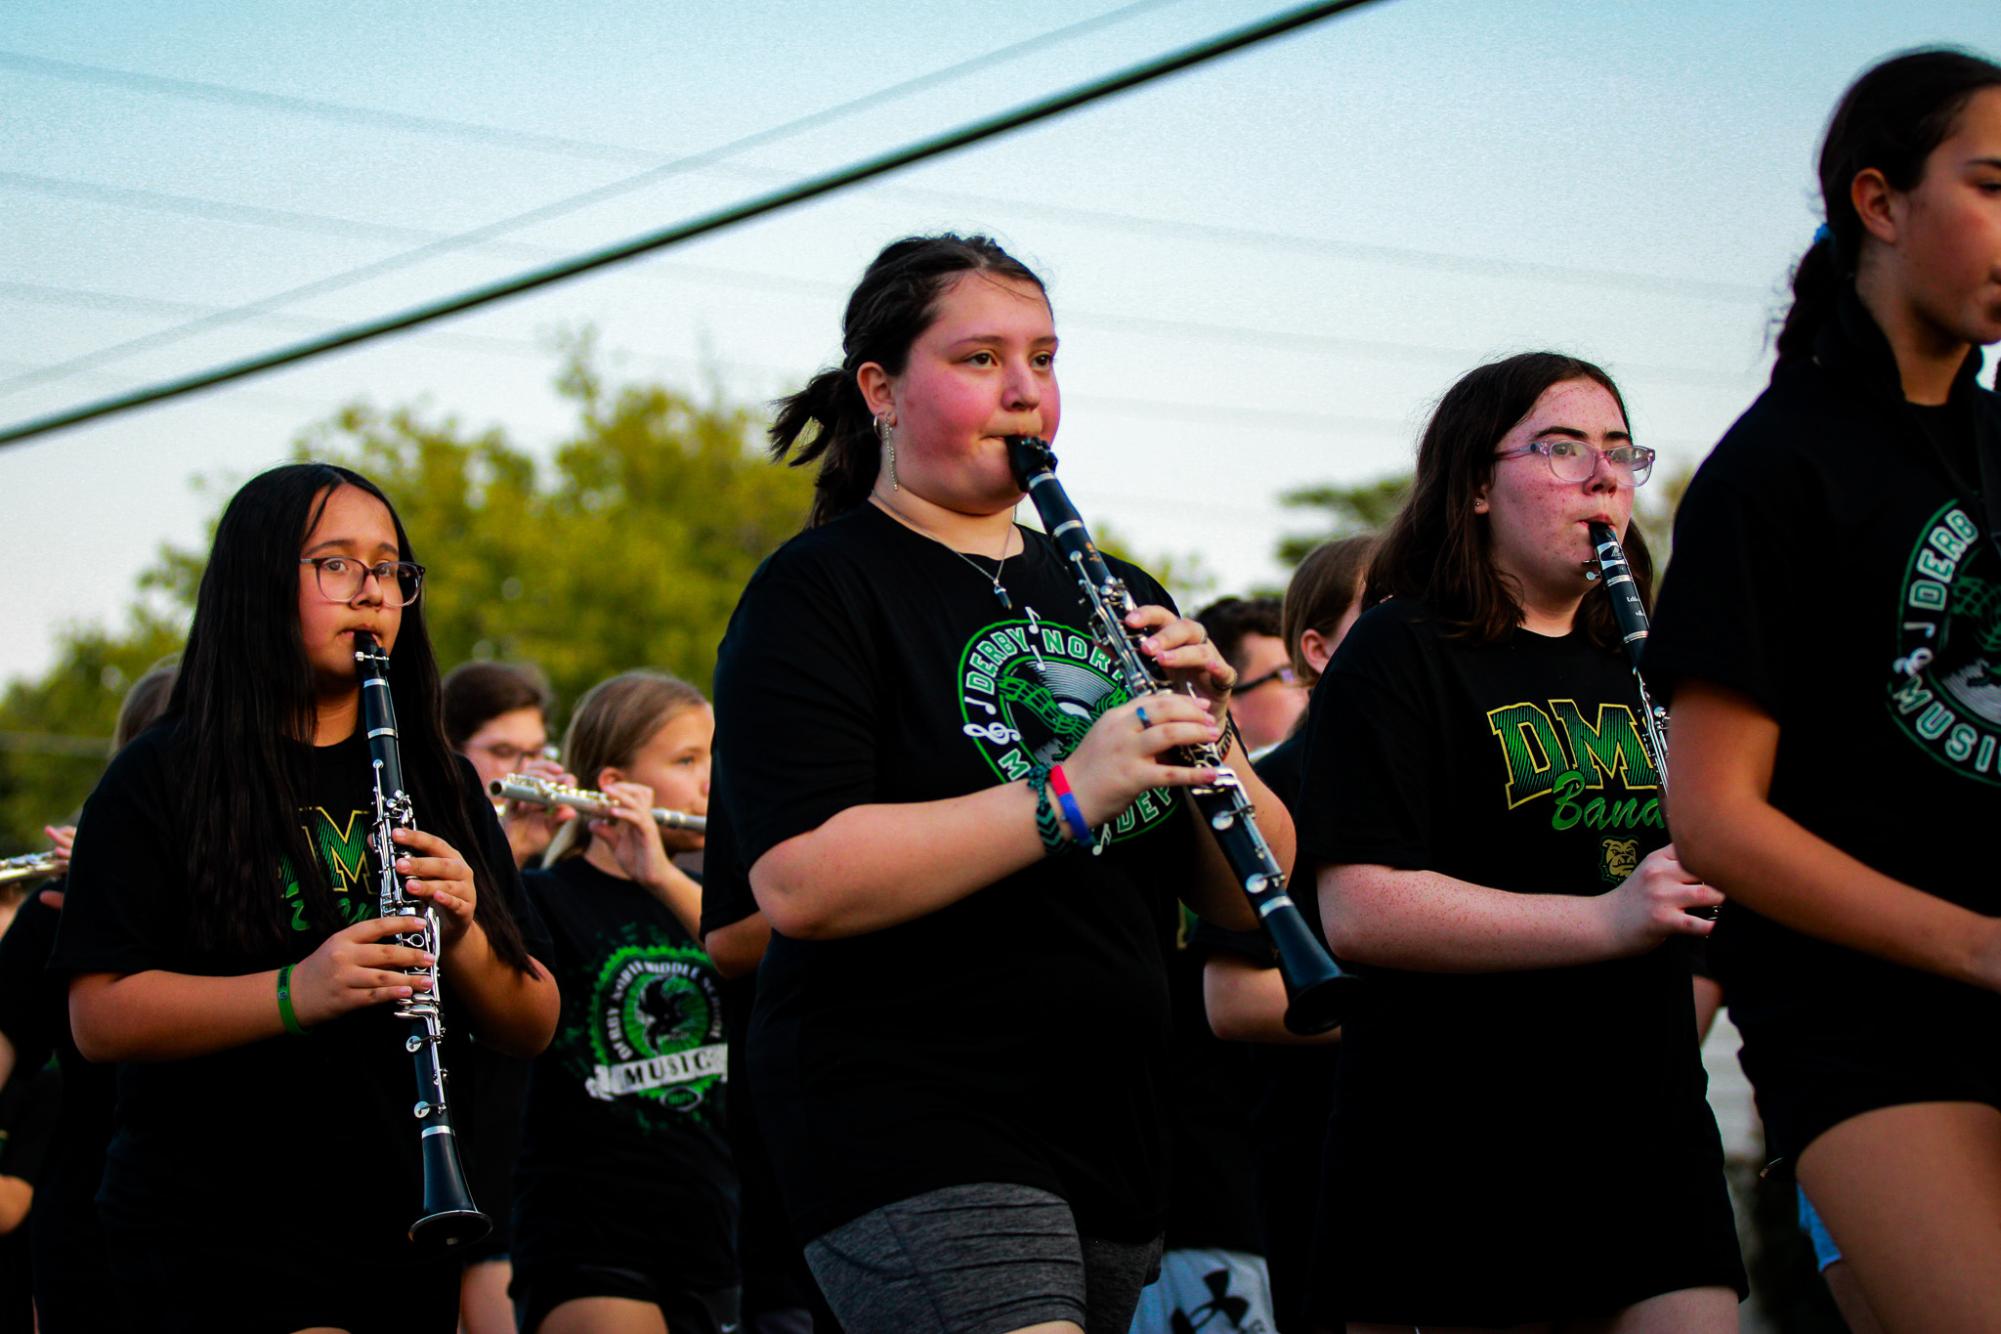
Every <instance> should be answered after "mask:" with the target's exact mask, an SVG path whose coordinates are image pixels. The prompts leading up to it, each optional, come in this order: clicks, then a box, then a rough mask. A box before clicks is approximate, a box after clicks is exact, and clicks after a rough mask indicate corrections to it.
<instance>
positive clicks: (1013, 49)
mask: <svg viewBox="0 0 2001 1334" xmlns="http://www.w3.org/2000/svg"><path fill="white" fill-rule="evenodd" d="M1178 2H1179V0H1134V2H1133V3H1131V4H1127V5H1123V6H1121V7H1120V8H1118V9H1114V10H1111V11H1109V12H1108V13H1105V14H1099V15H1096V16H1094V17H1092V18H1089V19H1084V20H1082V21H1080V22H1078V23H1073V24H1070V25H1068V26H1067V27H1062V28H1057V29H1054V30H1052V31H1050V32H1047V33H1042V34H1040V35H1038V36H1035V37H1029V38H1024V39H1023V40H1021V41H1018V42H1013V43H1010V44H1009V45H1007V46H1003V47H1000V48H998V49H996V50H993V51H989V52H986V53H985V54H983V55H979V56H975V57H973V58H972V59H970V60H962V61H959V62H957V63H956V64H952V65H947V66H945V67H944V68H942V69H937V70H932V71H930V72H929V73H926V74H920V75H918V76H917V77H915V78H912V79H906V80H904V81H903V82H901V83H896V84H892V85H890V86H889V87H887V88H881V89H878V90H876V91H874V92H871V93H864V94H863V95H862V96H860V97H855V98H850V99H849V100H847V101H845V102H841V103H838V104H836V105H835V106H832V107H828V108H825V109H824V110H821V111H816V112H813V113H811V114H809V115H805V116H801V117H798V118H796V119H794V120H790V121H787V122H785V123H784V124H782V125H778V126H774V127H772V128H770V129H766V130H759V131H757V132H756V133H754V134H748V135H744V136H742V137H741V138H738V139H733V140H731V141H730V142H729V143H726V144H723V145H721V146H720V147H716V148H710V149H704V150H703V151H702V152H699V153H694V154H691V155H689V156H686V157H682V158H677V159H675V160H674V161H671V162H666V163H661V162H658V161H655V163H654V165H652V166H650V167H648V168H647V169H646V170H645V171H642V172H639V173H637V174H636V175H632V176H626V177H623V178H621V179H619V180H616V181H611V182H608V183H606V184H604V185H600V186H595V187H593V188H592V189H589V190H585V191H583V192H582V193H580V194H574V195H570V196H567V197H566V198H563V199H558V200H554V201H552V202H550V203H547V204H541V205H538V206H537V207H535V208H531V209H528V210H527V211H525V212H522V213H516V214H513V215H511V216H509V217H505V218H501V219H499V220H497V221H495V222H490V223H486V224H484V225H483V226H480V227H475V228H473V229H472V230H471V231H467V232H461V233H458V234H457V235H453V236H446V237H441V238H439V239H436V240H432V241H428V242H426V243H424V244H422V245H420V246H417V247H416V248H415V249H413V250H406V251H403V252H401V253H398V254H394V255H388V256H385V257H383V258H382V259H378V260H372V261H370V262H369V263H367V264H363V265H360V266H358V267H356V268H352V269H346V270H343V271H342V272H340V273H335V274H330V275H328V276H326V277H323V278H317V279H315V280H313V281H312V282H308V283H304V284H301V285H300V286H297V287H292V288H287V289H286V290H284V291H282V292H275V293H273V294H271V295H270V296H267V297H262V298H260V299H258V300H256V301H252V302H249V303H247V304H245V305H243V306H240V307H238V308H237V310H238V311H241V312H254V311H261V310H271V309H275V308H276V307H279V306H283V305H288V304H290V303H292V302H294V301H298V300H301V299H303V298H305V297H309V296H322V295H325V294H326V293H328V292H334V291H340V290H342V289H344V288H348V287H352V286H354V285H355V284H356V283H359V282H363V281H365V280H367V279H370V278H377V277H380V276H382V275H383V274H386V273H393V272H396V271H398V270H400V269H405V268H408V267H410V266H411V265H413V264H416V263H419V262H421V261H423V260H427V259H432V258H435V257H437V256H439V255H445V254H451V253H453V252H455V251H459V250H463V249H467V248H468V247H470V246H472V245H474V244H477V243H479V242H483V241H486V240H488V239H489V238H492V237H496V236H499V235H502V234H504V233H506V232H510V231H515V230H518V229H519V228H522V227H526V226H528V225H530V224H532V223H540V222H547V221H550V220H551V219H554V218H559V217H564V216H566V215H568V214H571V213H575V212H577V211H578V210H580V209H583V208H588V207H590V206H592V205H594V204H600V203H603V202H605V201H606V200H609V199H615V198H617V197H619V196H621V195H625V194H630V193H631V192H632V191H634V190H638V189H641V188H643V187H645V186H649V185H653V184H655V183H657V182H659V181H661V180H664V179H666V178H668V177H670V176H675V175H679V174H682V173H684V172H686V171H689V170H691V169H693V168H696V167H700V166H706V165H713V164H715V163H719V162H721V161H722V160H724V159H725V158H728V157H729V156H731V155H733V154H736V153H740V152H742V151H744V150H745V149H749V148H756V147H760V146H762V145H765V144H771V143H777V142H779V141H781V140H784V139H789V138H791V137H793V136H795V135H798V134H802V133H804V132H805V131H807V130H811V129H817V128H818V127H820V126H822V125H826V124H830V123H832V122H834V121H837V120H841V119H843V118H845V117H847V116H851V115H853V114H855V113H856V112H858V111H863V110H866V109H868V108H870V107H875V106H880V105H883V104H885V103H888V102H893V101H896V100H898V99H900V98H903V97H907V96H909V95H910V94H911V93H914V92H920V91H923V90H924V89H927V88H932V87H936V86H938V85H940V84H945V83H950V82H952V81H953V80H955V79H957V78H959V77H961V76H962V75H965V74H968V73H971V72H974V71H978V70H984V69H987V68H989V67H990V66H992V65H994V64H995V63H997V62H1001V61H1007V60H1012V59H1014V58H1015V57H1017V56H1020V55H1023V54H1025V53H1028V52H1031V51H1035V50H1039V49H1041V48H1042V47H1044V46H1048V45H1050V44H1052V43H1055V42H1060V41H1067V40H1069V39H1070V38H1073V37H1076V36H1079V35H1080V34H1082V33H1085V32H1089V31H1092V30H1095V29H1097V28H1101V27H1105V26H1107V25H1109V24H1112V23H1117V22H1122V21H1124V20H1125V19H1127V18H1129V17H1131V16H1132V15H1133V14H1135V13H1138V12H1140V11H1142V10H1145V9H1151V8H1156V7H1158V6H1160V5H1162V4H1173V3H1178ZM139 77H143V78H148V79H150V78H151V77H152V76H139ZM168 82H170V83H172V82H179V81H173V80H169V81H168ZM199 86H204V87H208V88H210V89H211V90H213V89H215V88H217V87H219V86H217V85H199ZM257 96H260V97H261V96H266V95H263V94H259V95H257ZM280 100H281V101H286V102H293V101H297V102H300V103H302V104H305V105H312V106H321V107H328V106H336V105H337V104H332V103H324V104H321V103H305V100H304V99H280ZM345 110H348V111H355V112H359V111H360V110H361V109H360V108H345ZM416 119H418V120H424V119H426V118H422V117H419V118H416ZM432 123H434V124H437V125H443V126H453V125H458V126H460V128H467V127H464V126H463V125H462V124H461V123H460V122H432ZM474 128H477V127H474ZM486 128H488V129H490V128H491V127H486ZM239 318H240V316H239V315H237V314H234V313H232V312H227V311H225V312H223V313H221V314H218V315H214V316H210V317H207V318H204V319H199V320H194V321H191V322H190V323H188V324H184V325H176V326H173V327H171V328H167V329H156V330H154V331H153V332H151V333H147V334H141V335H140V336H138V337H136V338H130V339H127V340H125V341H124V342H122V343H114V344H112V345H111V346H110V347H104V348H99V349H97V350H96V351H94V352H88V353H85V354H84V355H82V356H79V357H73V358H71V359H70V360H68V361H64V362H59V363H56V364H54V365H52V366H49V367H48V368H46V369H45V370H43V371H41V372H38V373H36V374H34V375H28V376H15V377H13V378H11V379H8V380H0V393H7V392H11V391H12V390H15V389H20V388H26V387H27V386H28V385H31V384H41V383H46V382H47V381H49V380H51V379H55V378H58V377H60V376H61V375H63V374H64V373H65V372H67V371H71V370H83V369H88V368H90V367H94V366H102V365H105V364H106V363H108V362H111V361H116V360H120V359H122V358H124V357H127V356H130V355H131V354H132V353H134V352H140V351H144V350H147V349H149V348H156V347H164V346H167V345H168V344H171V343H177V342H181V341H183V340H184V339H186V338H189V337H192V336H193V335H195V334H197V333H204V332H207V331H208V330H210V329H213V328H218V327H221V326H224V325H228V324H232V323H236V322H238V320H239ZM4 443H6V442H5V441H4V440H0V444H4Z"/></svg>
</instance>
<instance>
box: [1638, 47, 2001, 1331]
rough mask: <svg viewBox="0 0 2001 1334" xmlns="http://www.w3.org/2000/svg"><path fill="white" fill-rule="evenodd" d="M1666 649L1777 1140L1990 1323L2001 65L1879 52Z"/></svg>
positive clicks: (1878, 1277) (1853, 1259)
mask: <svg viewBox="0 0 2001 1334" xmlns="http://www.w3.org/2000/svg"><path fill="white" fill-rule="evenodd" d="M1820 186H1821V194H1822V200H1823V203H1824V205H1825V208H1826V223H1825V225H1824V226H1823V227H1822V228H1821V229H1820V235H1818V236H1817V237H1815V239H1814V242H1813V245H1812V246H1811V247H1810V248H1809V249H1808V250H1807V252H1806V254H1805V256H1804V257H1803V258H1802V259H1801V260H1800V263H1799V269H1798V271H1797V273H1796V274H1795V276H1794V279H1793V291H1794V302H1793V307H1792V311H1791V313H1790V314H1789V315H1788V316H1787V318H1786V323H1785V326H1784V329H1783V330H1782V331H1781V332H1780V334H1779V338H1778V365H1777V366H1776V367H1775V368H1774V369H1773V372H1772V383H1771V386H1770V387H1769V388H1768V389H1767V390H1766V391H1765V392H1764V394H1763V395H1762V396H1760V397H1759V399H1758V400H1757V402H1756V403H1754V404H1752V406H1751V408H1750V410H1749V411H1747V412H1746V413H1745V414H1744V416H1743V417H1742V418H1740V419H1739V420H1738V422H1737V424H1736V425H1735V426H1733V427H1732V428H1731V429H1730V432H1729V433H1728V434H1727V435H1725V436H1724V438H1723V441H1722V443H1720V444H1719V445H1717V447H1716V450H1715V452H1714V453H1713V454H1711V455H1710V456H1709V459H1708V460H1707V461H1706V462H1705V463H1704V464H1703V466H1702V470H1701V471H1700V472H1699V473H1697V474H1696V478H1695V482H1694V484H1693V485H1692V486H1691V487H1690V489H1689V492H1688V498H1687V500H1686V501H1685V502H1684V503H1683V505H1682V508H1681V512H1680V516H1679V517H1678V519H1677V520H1676V525H1675V558H1674V573H1673V576H1672V577H1671V578H1670V579H1669V580H1668V581H1667V587H1666V590H1665V594H1664V597H1663V599H1662V603H1661V616H1660V623H1659V624H1658V625H1657V626H1656V627H1655V628H1654V634H1653V637H1652V639H1651V640H1650V643H1649V647H1648V650H1647V658H1646V665H1647V668H1648V675H1649V679H1650V680H1651V681H1654V682H1657V683H1658V685H1659V687H1660V688H1661V689H1662V690H1666V689H1669V688H1672V690H1673V698H1674V737H1675V793H1674V808H1673V816H1674V824H1675V836H1676V841H1677V843H1678V844H1679V845H1680V846H1681V848H1682V850H1683V854H1684V855H1685V856H1686V857H1687V859H1688V861H1689V863H1690V864H1691V865H1692V866H1694V867H1697V868H1699V869H1700V870H1701V872H1702V873H1703V874H1704V875H1706V876H1707V877H1709V878H1710V879H1711V880H1713V881H1714V882H1715V883H1716V885H1717V886H1718V888H1720V889H1722V890H1723V891H1724V892H1725V893H1726V894H1728V895H1729V896H1730V903H1729V904H1728V905H1727V906H1726V907H1725V909H1724V919H1723V922H1722V924H1721V925H1719V927H1718V929H1717V941H1718V949H1717V951H1716V953H1715V957H1714V960H1713V962H1714V963H1715V965H1716V968H1717V971H1718V975H1719V978H1720V980H1721V981H1722V982H1723V985H1724V991H1725V995H1726V996H1727V998H1728V1001H1729V1005H1730V1013H1731V1017H1732V1019H1734V1020H1735V1021H1736V1024H1737V1027H1738V1029H1739V1030H1740V1031H1741V1032H1742V1033H1743V1035H1744V1051H1743V1061H1744V1070H1745V1073H1746V1074H1748V1075H1749V1076H1750V1078H1751V1083H1752V1086H1753V1087H1754V1088H1755V1089H1756V1090H1757V1095H1758V1110H1759V1113H1760V1115H1761V1116H1762V1117H1763V1119H1764V1123H1765V1133H1766V1136H1767V1141H1768V1144H1767V1147H1768V1150H1769V1153H1770V1155H1771V1156H1772V1157H1773V1158H1775V1159H1777V1160H1779V1162H1780V1164H1781V1165H1782V1167H1783V1168H1785V1169H1788V1170H1791V1171H1793V1172H1795V1173H1796V1175H1797V1178H1798V1181H1799V1183H1800V1185H1801V1186H1802V1187H1803V1188H1804V1189H1805V1193H1806V1196H1807V1197H1808V1198H1809V1199H1810V1200H1811V1202H1812V1205H1813V1206H1814V1207H1815V1208H1817V1209H1818V1210H1819V1213H1820V1216H1821V1218H1822V1220H1823V1221H1824V1222H1825V1224H1826V1230H1827V1232H1828V1233H1829V1234H1830V1235H1831V1237H1832V1239H1833V1243H1834V1245H1835V1246H1836V1247H1838V1248H1839V1250H1840V1253H1841V1257H1842V1258H1843V1259H1844V1260H1845V1261H1846V1262H1847V1263H1848V1265H1849V1266H1850V1267H1851V1269H1852V1272H1853V1275H1854V1277H1855V1279H1856V1280H1857V1281H1858V1283H1859V1285H1860V1288H1861V1295H1862V1297H1863V1298H1864V1299H1866V1303H1867V1305H1868V1306H1869V1307H1870V1308H1871V1309H1872V1310H1873V1311H1874V1312H1875V1314H1876V1316H1877V1317H1878V1318H1880V1319H1881V1321H1882V1323H1883V1325H1884V1327H1885V1328H1889V1329H1924V1330H1928V1331H1958V1330H1992V1329H1996V1328H2001V1048H1997V1046H1996V1042H1995V1035H1996V1033H1997V1032H2001V996H1997V995H1996V992H1997V991H2001V921H1997V920H1996V917H1997V914H1998V913H2001V898H1997V894H1996V888H1995V877H1994V874H1993V869H1992V864H1991V858H1988V857H1987V856H1985V855H1984V854H1985V851H1986V848H1987V847H1988V845H1989V844H1990V842H1991V839H1992V831H1993V828H1994V823H1995V819H1996V817H1997V816H2001V686H1997V675H1996V673H1997V672H2001V633H1997V632H1998V631H2001V600H1997V597H1996V592H1997V590H2001V550H1998V549H1997V547H1996V541H1997V537H1998V536H2001V512H1997V504H2001V406H1997V401H1996V398H1995V395H1994V393H1993V392H1992V390H1990V389H1985V388H1982V387H1981V385H1980V384H1979V383H1978V381H1977V380H1976V378H1975V377H1976V376H1977V375H1978V374H1979V373H1980V364H1981V351H1980V349H1981V347H1982V346H1983V345H1987V344H1992V343H1994V342H1996V341H1997V340H2001V65H1997V64H1996V63H1994V62H1993V61H1991V60H1985V59H1982V58H1980V57H1977V56H1973V55H1969V54H1966V53H1964V52H1957V51H1940V50H1934V51H1918V52H1911V53H1908V54H1905V55H1901V56H1898V57H1895V58H1894V59H1891V60H1887V61H1884V62H1883V63H1882V64H1880V65H1878V66H1876V67H1875V68H1874V69H1871V70H1869V71H1868V72H1867V73H1865V74H1863V75H1862V76H1861V77H1860V78H1859V79H1858V80H1856V82H1855V83H1854V85H1853V86H1851V87H1850V88H1849V89H1848V91H1847V93H1846V94H1845V95H1844V96H1843V97H1842V99H1841V102H1840V104H1839V105H1838V106H1837V107H1836V108H1835V112H1834V117H1833V119H1832V120H1831V121H1830V122H1829V124H1828V127H1827V133H1826V138H1825V140H1824V142H1823V144H1822V147H1821V154H1820Z"/></svg>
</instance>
